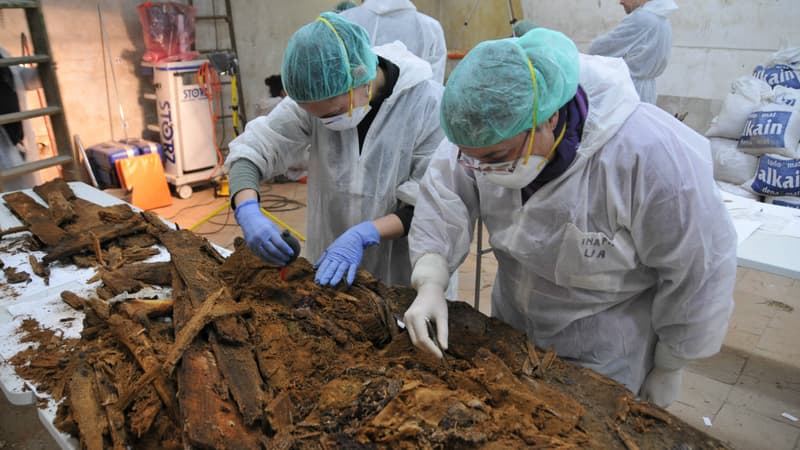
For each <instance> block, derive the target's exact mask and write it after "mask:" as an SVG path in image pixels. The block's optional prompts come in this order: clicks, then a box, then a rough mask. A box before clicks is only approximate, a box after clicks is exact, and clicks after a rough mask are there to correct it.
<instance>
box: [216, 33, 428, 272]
mask: <svg viewBox="0 0 800 450" xmlns="http://www.w3.org/2000/svg"><path fill="white" fill-rule="evenodd" d="M373 50H374V51H375V53H376V54H377V55H379V56H381V57H383V58H385V59H387V60H389V61H391V62H392V63H394V64H395V65H397V66H398V67H399V68H400V75H399V78H398V80H397V83H396V84H395V86H394V90H393V91H392V94H391V96H389V98H387V99H386V100H384V102H383V104H382V105H381V107H380V109H379V110H378V114H377V115H376V116H375V119H374V120H373V122H372V124H371V125H370V127H369V131H368V132H367V136H366V138H365V140H364V145H363V147H362V149H361V154H360V155H359V148H358V130H357V129H356V128H353V129H349V130H345V131H332V130H329V129H327V128H325V127H324V126H323V125H322V122H321V121H320V120H319V119H318V118H316V117H314V116H312V115H310V114H309V113H307V112H306V111H305V110H303V109H302V108H300V107H299V106H298V105H297V103H296V102H295V101H294V100H292V99H291V98H288V97H287V98H285V99H283V101H282V102H280V103H279V104H278V106H277V107H276V108H275V109H274V110H273V111H272V112H271V113H270V114H269V115H268V116H262V117H258V118H256V119H254V120H252V121H251V122H249V123H248V124H247V128H246V130H245V132H244V133H243V134H242V135H240V136H239V137H238V138H236V139H235V140H233V141H232V142H231V143H230V148H231V152H230V155H229V156H228V159H227V160H226V164H228V165H230V164H232V163H233V162H234V161H236V160H237V159H239V158H246V159H248V160H250V161H252V162H253V163H254V164H255V165H256V166H258V168H259V171H260V172H261V178H262V180H266V179H269V178H271V177H272V176H274V175H276V174H282V173H285V172H286V170H287V168H288V167H287V166H286V163H287V161H290V160H292V158H291V155H292V153H297V152H303V151H309V152H310V154H309V166H308V218H307V234H308V242H307V247H306V256H307V257H308V258H309V259H310V260H311V261H312V262H313V261H316V260H317V259H318V258H319V257H320V255H322V252H324V251H325V249H326V248H327V247H328V246H329V245H330V244H331V243H332V242H333V241H334V240H335V239H336V238H337V237H339V235H340V234H342V233H344V232H345V231H347V230H348V228H350V227H352V226H353V225H357V224H359V223H361V222H363V221H365V220H373V219H376V218H378V217H381V216H384V215H386V214H389V213H391V212H393V211H395V210H396V208H397V207H398V205H399V203H398V201H403V202H405V203H407V204H410V205H413V204H415V202H416V197H417V194H418V192H419V182H420V180H421V179H422V176H423V175H424V174H425V169H426V168H427V166H428V162H429V161H430V158H431V156H432V154H433V152H434V151H435V150H436V146H437V145H438V144H439V142H440V141H441V140H442V138H443V137H444V132H443V131H442V129H441V127H440V126H439V103H440V101H441V97H442V92H443V90H444V88H443V87H442V85H441V84H439V83H436V82H434V81H433V80H431V70H430V66H429V65H428V64H427V63H425V61H423V60H421V59H420V58H418V57H416V56H414V55H413V54H411V53H410V52H409V51H408V50H406V49H405V47H404V46H403V45H402V44H401V43H397V42H396V43H392V44H388V45H384V46H381V47H375V48H373ZM309 146H310V147H309ZM360 267H361V268H364V269H366V270H369V271H370V272H372V273H373V274H374V275H375V276H377V277H379V278H380V279H381V280H382V281H383V282H384V283H387V284H403V285H408V284H409V282H410V277H411V265H410V260H409V256H408V239H407V238H402V239H396V240H393V241H383V242H381V243H380V245H377V246H373V247H370V248H368V249H366V250H364V258H363V259H362V262H361V266H360Z"/></svg>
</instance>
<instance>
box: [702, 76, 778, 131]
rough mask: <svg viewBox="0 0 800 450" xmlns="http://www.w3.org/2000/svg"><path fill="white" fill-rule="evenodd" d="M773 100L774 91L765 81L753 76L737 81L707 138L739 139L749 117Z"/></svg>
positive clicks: (715, 118) (709, 129)
mask: <svg viewBox="0 0 800 450" xmlns="http://www.w3.org/2000/svg"><path fill="white" fill-rule="evenodd" d="M771 100H772V89H770V87H769V85H768V84H767V83H765V82H764V81H762V80H759V79H758V78H754V77H751V76H744V77H739V78H737V79H735V80H734V81H733V83H731V93H730V94H728V95H727V96H726V97H725V100H723V101H722V108H720V110H719V114H718V115H717V116H716V117H714V119H713V120H712V121H711V126H710V127H709V128H708V131H706V136H708V137H722V138H728V139H739V137H740V136H741V135H742V130H743V129H744V123H745V122H746V121H747V116H749V115H750V113H751V112H753V110H754V109H756V108H757V107H759V106H761V105H762V104H763V103H765V102H769V101H771Z"/></svg>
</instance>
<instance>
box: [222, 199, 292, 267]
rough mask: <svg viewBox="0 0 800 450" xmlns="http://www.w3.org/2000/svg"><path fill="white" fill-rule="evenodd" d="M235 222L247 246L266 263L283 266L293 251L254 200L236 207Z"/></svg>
mask: <svg viewBox="0 0 800 450" xmlns="http://www.w3.org/2000/svg"><path fill="white" fill-rule="evenodd" d="M234 215H235V216H236V222H238V223H239V226H240V227H242V232H243V233H244V240H245V241H247V246H248V247H250V250H252V251H253V253H255V254H256V255H258V256H260V257H261V259H263V260H264V261H266V262H269V263H272V264H277V265H279V266H285V265H286V264H288V263H289V260H290V259H291V258H292V256H293V255H294V251H293V250H292V248H291V247H289V245H288V244H287V243H286V241H284V240H283V238H282V237H281V230H279V229H278V227H277V226H275V224H274V223H272V221H271V220H269V219H268V218H267V217H266V216H265V215H264V214H261V206H260V205H259V203H258V200H256V199H250V200H245V201H244V202H242V203H241V204H239V205H238V206H236V211H235V214H234Z"/></svg>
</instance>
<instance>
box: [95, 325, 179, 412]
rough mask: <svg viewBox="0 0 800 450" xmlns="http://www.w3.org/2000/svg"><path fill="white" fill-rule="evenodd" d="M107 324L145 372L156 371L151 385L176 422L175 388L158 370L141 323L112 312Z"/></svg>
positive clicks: (157, 364)
mask: <svg viewBox="0 0 800 450" xmlns="http://www.w3.org/2000/svg"><path fill="white" fill-rule="evenodd" d="M108 324H109V325H110V329H111V332H112V333H114V336H116V337H117V339H119V341H120V342H122V343H123V344H124V345H125V347H127V348H128V350H129V351H130V352H131V354H133V357H134V358H135V359H136V362H137V363H138V364H139V366H140V367H141V368H142V370H143V371H145V372H148V371H154V372H155V373H156V374H155V375H154V379H153V386H154V387H155V389H156V392H157V393H158V397H159V398H160V399H161V401H162V403H163V404H164V407H165V408H166V410H167V414H168V415H169V416H170V417H172V418H173V419H175V421H176V422H177V418H178V414H177V407H176V405H175V390H174V389H173V388H172V385H171V384H169V382H167V380H166V378H164V375H163V374H162V373H160V371H159V370H158V369H159V367H160V366H161V364H160V362H159V360H158V358H157V357H156V354H155V351H154V350H153V346H152V344H151V343H150V341H149V339H148V338H147V335H146V334H145V333H143V332H142V331H143V330H142V327H141V325H139V324H137V323H134V322H133V321H131V320H129V319H125V318H124V317H122V316H120V315H119V314H114V315H112V316H111V317H109V318H108Z"/></svg>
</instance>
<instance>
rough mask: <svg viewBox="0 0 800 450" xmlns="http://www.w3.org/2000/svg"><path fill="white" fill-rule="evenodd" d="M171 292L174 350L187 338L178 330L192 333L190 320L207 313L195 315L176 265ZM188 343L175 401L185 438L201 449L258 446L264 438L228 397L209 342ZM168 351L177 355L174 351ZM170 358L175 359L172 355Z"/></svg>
mask: <svg viewBox="0 0 800 450" xmlns="http://www.w3.org/2000/svg"><path fill="white" fill-rule="evenodd" d="M219 292H220V295H219V296H212V297H210V298H208V299H207V300H206V302H207V303H208V305H206V306H205V308H204V310H205V311H208V310H209V309H210V307H213V306H214V303H215V302H216V301H217V300H218V299H219V297H220V296H221V293H222V291H219ZM172 295H173V297H174V299H175V303H174V306H173V321H174V323H175V330H176V331H177V332H178V333H179V336H178V338H176V342H175V347H174V348H173V350H175V349H176V348H179V347H178V346H179V344H180V343H179V342H178V341H181V342H186V341H187V340H188V338H185V337H184V338H182V337H181V336H180V333H181V332H183V334H184V335H189V333H194V332H193V331H192V330H193V329H194V328H197V326H196V325H195V324H194V323H192V320H194V322H195V323H197V322H198V321H199V319H195V318H194V317H197V316H200V315H201V314H207V313H206V312H204V311H198V313H199V314H194V312H195V310H194V308H193V306H192V301H191V300H190V298H189V293H188V288H187V286H186V284H185V283H184V281H183V279H182V278H181V277H180V276H179V275H178V269H177V268H176V267H175V265H173V266H172ZM203 322H206V321H203ZM206 323H207V322H206ZM200 329H202V327H200ZM190 342H191V344H190V345H189V347H188V349H187V350H186V351H185V353H183V356H182V358H181V363H180V367H179V369H178V370H177V378H178V392H179V394H178V395H179V397H178V402H179V407H180V413H181V421H182V423H183V430H184V432H185V435H186V438H187V440H188V441H189V443H190V444H191V445H194V446H197V447H201V448H232V449H235V448H242V449H248V448H258V447H259V441H260V440H262V439H263V438H262V437H261V436H260V433H258V432H256V431H252V430H248V429H247V428H246V426H245V424H244V419H243V417H242V415H241V413H239V411H238V409H237V408H236V405H235V404H234V403H233V402H232V401H231V400H230V399H229V397H228V396H227V386H226V385H225V383H224V381H223V379H222V374H221V373H220V371H219V367H218V366H217V364H216V361H215V358H214V355H213V354H212V353H211V350H210V348H209V344H208V343H207V342H203V341H201V340H196V339H192V340H191V341H190ZM170 353H171V354H176V353H177V351H171V352H170ZM172 359H173V360H176V361H177V359H176V358H175V357H174V356H173V357H172Z"/></svg>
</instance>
